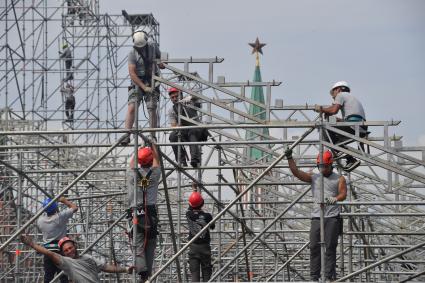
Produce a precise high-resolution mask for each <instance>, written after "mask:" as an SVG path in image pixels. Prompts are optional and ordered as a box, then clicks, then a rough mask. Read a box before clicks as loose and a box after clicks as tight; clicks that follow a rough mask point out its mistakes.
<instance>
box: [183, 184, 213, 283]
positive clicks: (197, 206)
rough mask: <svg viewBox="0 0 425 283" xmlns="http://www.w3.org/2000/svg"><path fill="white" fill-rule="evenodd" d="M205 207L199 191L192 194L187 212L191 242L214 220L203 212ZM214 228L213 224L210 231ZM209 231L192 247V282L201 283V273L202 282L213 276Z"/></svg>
mask: <svg viewBox="0 0 425 283" xmlns="http://www.w3.org/2000/svg"><path fill="white" fill-rule="evenodd" d="M195 188H196V187H195ZM203 205H204V199H203V198H202V195H201V194H200V193H199V192H198V191H194V192H192V194H191V195H190V197H189V208H188V210H187V212H186V218H187V225H188V227H189V237H188V240H189V241H190V240H191V239H192V238H193V237H194V236H195V235H196V234H198V232H199V231H201V230H202V228H204V226H206V225H207V224H208V223H209V222H210V221H211V220H212V215H211V214H210V213H208V212H205V211H203V210H202V207H203ZM214 228H215V225H214V223H213V224H212V225H211V226H210V227H209V229H214ZM209 229H208V230H206V231H204V232H203V233H202V234H201V235H200V236H199V237H198V238H197V239H196V240H195V241H194V242H193V243H192V244H191V245H190V250H189V267H190V273H191V276H192V282H201V271H202V282H207V281H208V280H210V277H211V274H212V264H211V237H210V232H209Z"/></svg>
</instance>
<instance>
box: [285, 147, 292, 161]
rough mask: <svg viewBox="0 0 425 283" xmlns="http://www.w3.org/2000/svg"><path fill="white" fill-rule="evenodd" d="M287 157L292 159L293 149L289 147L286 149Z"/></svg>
mask: <svg viewBox="0 0 425 283" xmlns="http://www.w3.org/2000/svg"><path fill="white" fill-rule="evenodd" d="M285 157H286V159H292V149H290V148H287V149H286V150H285Z"/></svg>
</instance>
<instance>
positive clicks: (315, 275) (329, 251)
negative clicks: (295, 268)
mask: <svg viewBox="0 0 425 283" xmlns="http://www.w3.org/2000/svg"><path fill="white" fill-rule="evenodd" d="M340 231H341V218H339V217H330V218H325V247H326V253H325V259H326V265H325V277H326V279H328V280H332V281H333V280H335V279H336V269H335V266H336V248H337V246H338V236H339V234H340ZM320 269H321V258H320V219H319V218H313V219H312V220H311V228H310V276H311V280H313V281H317V280H319V278H320Z"/></svg>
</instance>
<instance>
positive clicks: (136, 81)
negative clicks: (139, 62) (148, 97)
mask: <svg viewBox="0 0 425 283" xmlns="http://www.w3.org/2000/svg"><path fill="white" fill-rule="evenodd" d="M128 73H129V74H130V79H131V80H132V81H133V83H134V84H136V85H138V86H139V87H140V88H141V89H143V90H144V89H145V88H146V85H145V84H144V83H143V82H142V80H141V79H139V77H138V76H137V72H136V65H134V64H129V65H128Z"/></svg>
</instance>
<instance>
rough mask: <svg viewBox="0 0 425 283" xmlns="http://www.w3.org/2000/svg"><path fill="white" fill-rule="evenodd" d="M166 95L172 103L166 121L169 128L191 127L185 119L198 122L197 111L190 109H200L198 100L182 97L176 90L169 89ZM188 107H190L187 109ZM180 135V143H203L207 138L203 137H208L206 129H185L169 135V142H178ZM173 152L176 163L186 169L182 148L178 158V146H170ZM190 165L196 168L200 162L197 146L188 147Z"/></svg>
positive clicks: (189, 96)
mask: <svg viewBox="0 0 425 283" xmlns="http://www.w3.org/2000/svg"><path fill="white" fill-rule="evenodd" d="M168 95H169V97H170V100H171V102H172V103H173V107H172V108H170V110H169V112H168V119H169V122H170V126H171V127H178V126H193V125H194V124H193V123H191V122H189V121H187V120H185V118H189V119H192V120H194V121H197V122H200V117H199V116H198V111H196V110H195V109H193V108H192V107H197V108H200V107H201V103H200V102H199V100H198V99H197V98H196V97H194V96H192V95H188V96H186V97H183V95H182V92H181V91H180V90H179V89H177V88H174V87H172V88H170V89H169V90H168ZM188 106H190V107H188ZM179 135H180V141H182V142H199V141H205V140H206V139H207V138H208V137H206V138H205V135H208V131H206V129H205V130H204V129H186V130H179V131H173V132H171V134H170V137H169V139H170V142H173V143H174V142H178V141H179ZM172 148H173V151H174V156H175V157H176V161H177V162H178V163H179V164H180V165H181V166H184V167H186V166H187V162H186V151H185V150H184V147H180V156H179V154H178V150H179V146H177V145H173V146H172ZM189 149H190V158H191V161H190V164H191V165H192V167H194V168H197V167H198V166H199V163H200V161H201V151H200V147H199V145H198V144H194V145H190V146H189Z"/></svg>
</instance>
